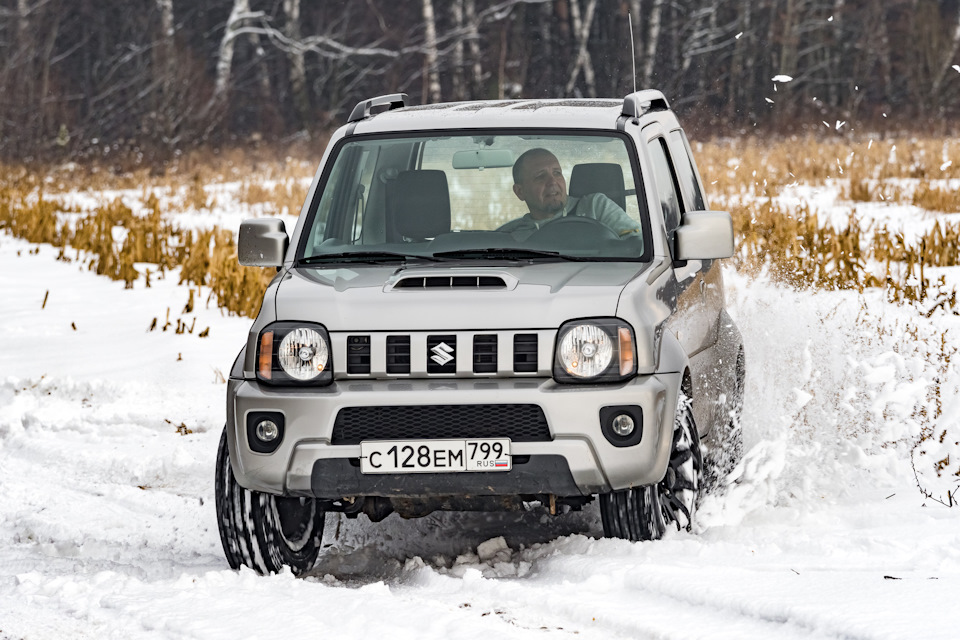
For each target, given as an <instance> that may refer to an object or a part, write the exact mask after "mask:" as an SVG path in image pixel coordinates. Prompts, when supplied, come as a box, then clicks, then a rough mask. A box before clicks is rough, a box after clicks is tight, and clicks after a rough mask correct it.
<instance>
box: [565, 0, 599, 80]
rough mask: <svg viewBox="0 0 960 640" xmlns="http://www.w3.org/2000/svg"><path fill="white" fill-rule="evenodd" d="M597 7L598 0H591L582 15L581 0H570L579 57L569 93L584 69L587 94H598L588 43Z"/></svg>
mask: <svg viewBox="0 0 960 640" xmlns="http://www.w3.org/2000/svg"><path fill="white" fill-rule="evenodd" d="M596 9H597V0H589V1H588V3H587V9H586V15H585V16H583V17H582V18H581V16H580V0H570V18H571V19H572V20H573V34H574V38H575V39H576V42H577V58H576V60H575V61H574V63H573V70H572V71H571V72H570V79H569V80H568V81H567V93H568V94H569V93H571V92H572V91H573V88H574V87H575V86H576V85H577V74H578V73H579V72H580V70H581V69H582V70H583V81H584V82H585V83H586V85H587V95H588V96H589V97H591V98H592V97H594V96H596V95H597V85H596V82H595V77H594V73H593V63H592V62H591V60H590V51H589V50H588V49H587V43H588V42H589V40H590V27H591V26H593V15H594V12H595V11H596Z"/></svg>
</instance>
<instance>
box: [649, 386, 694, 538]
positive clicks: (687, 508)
mask: <svg viewBox="0 0 960 640" xmlns="http://www.w3.org/2000/svg"><path fill="white" fill-rule="evenodd" d="M683 401H685V402H687V403H688V404H687V406H685V407H683V408H682V410H681V411H680V413H679V414H678V419H679V424H678V425H677V428H676V429H675V430H674V434H673V449H672V451H671V452H670V463H669V464H668V466H667V472H666V474H664V476H663V480H661V481H660V483H659V484H658V485H657V492H656V493H657V498H658V500H659V502H660V508H661V512H662V514H663V519H664V521H665V522H666V523H671V522H673V523H676V526H677V530H678V531H679V530H681V529H685V530H686V531H690V529H691V526H692V524H693V514H694V512H695V511H696V508H697V502H698V500H699V497H700V495H699V494H700V477H701V472H702V470H703V461H702V460H701V459H700V458H699V447H696V446H695V445H694V440H693V438H694V436H693V434H692V433H691V428H695V427H692V424H693V421H692V420H690V406H689V400H687V399H684V400H683Z"/></svg>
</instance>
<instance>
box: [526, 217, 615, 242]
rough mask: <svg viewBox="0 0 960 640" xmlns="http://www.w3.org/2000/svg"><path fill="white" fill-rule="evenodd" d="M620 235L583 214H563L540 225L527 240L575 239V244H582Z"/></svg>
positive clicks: (611, 238)
mask: <svg viewBox="0 0 960 640" xmlns="http://www.w3.org/2000/svg"><path fill="white" fill-rule="evenodd" d="M619 239H620V236H619V235H618V234H617V232H616V231H614V230H613V229H611V228H610V227H608V226H607V225H605V224H603V223H602V222H600V221H599V220H594V219H593V218H586V217H584V216H563V217H562V218H557V219H556V220H553V221H551V222H548V223H547V224H545V225H543V226H542V227H540V228H539V229H538V230H536V231H534V232H533V233H532V234H531V235H530V237H529V238H527V240H528V241H532V242H538V243H539V242H544V243H548V242H555V241H558V240H560V241H562V240H567V241H570V240H576V241H577V244H578V245H580V244H583V245H584V246H587V245H591V244H593V243H594V242H599V241H601V240H619Z"/></svg>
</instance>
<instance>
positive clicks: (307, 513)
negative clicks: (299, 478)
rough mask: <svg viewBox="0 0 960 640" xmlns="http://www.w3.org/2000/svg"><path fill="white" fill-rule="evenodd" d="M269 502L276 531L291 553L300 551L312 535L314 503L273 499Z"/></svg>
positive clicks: (314, 515) (293, 499)
mask: <svg viewBox="0 0 960 640" xmlns="http://www.w3.org/2000/svg"><path fill="white" fill-rule="evenodd" d="M270 502H271V506H270V508H271V510H272V511H273V516H274V518H275V521H276V523H277V530H278V531H279V533H280V535H281V537H282V538H283V541H284V543H285V544H286V546H287V547H288V548H289V549H290V550H291V551H300V550H301V549H303V548H304V547H305V546H306V545H307V544H308V543H309V542H310V538H311V536H312V535H313V531H314V520H315V519H316V517H317V508H316V503H315V501H314V500H307V499H305V498H280V497H273V498H272V499H271V501H270Z"/></svg>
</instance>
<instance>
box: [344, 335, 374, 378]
mask: <svg viewBox="0 0 960 640" xmlns="http://www.w3.org/2000/svg"><path fill="white" fill-rule="evenodd" d="M347 373H370V336H349V337H348V338H347Z"/></svg>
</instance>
